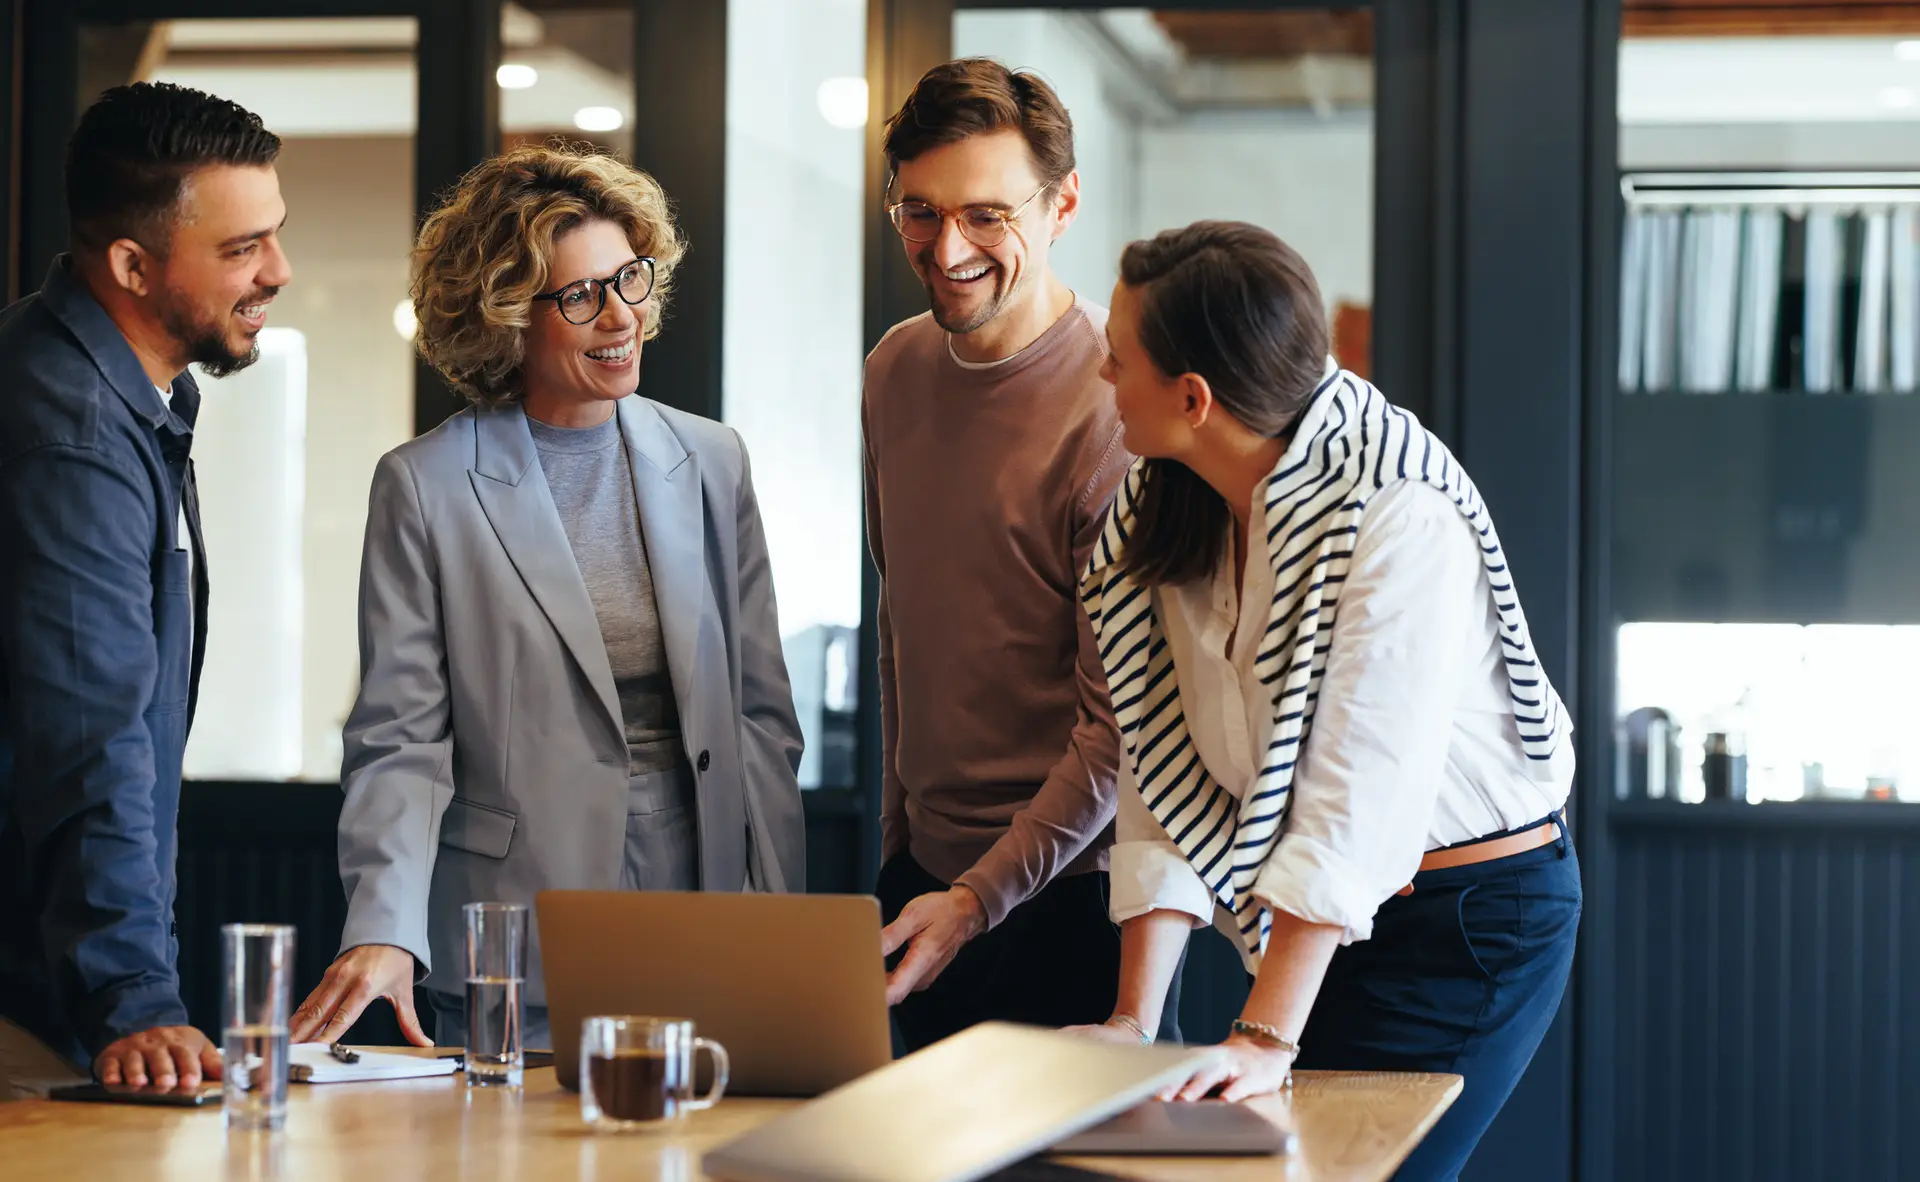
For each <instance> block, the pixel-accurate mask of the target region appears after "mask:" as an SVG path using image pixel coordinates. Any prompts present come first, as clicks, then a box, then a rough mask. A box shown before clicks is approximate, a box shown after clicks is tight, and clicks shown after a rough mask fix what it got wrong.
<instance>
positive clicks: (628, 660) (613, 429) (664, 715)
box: [527, 418, 685, 776]
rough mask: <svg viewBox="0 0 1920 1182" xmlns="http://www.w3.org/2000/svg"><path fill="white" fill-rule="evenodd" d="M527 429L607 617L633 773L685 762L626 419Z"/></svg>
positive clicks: (603, 633)
mask: <svg viewBox="0 0 1920 1182" xmlns="http://www.w3.org/2000/svg"><path fill="white" fill-rule="evenodd" d="M527 428H528V430H530V431H532V432H533V446H534V448H535V450H536V451H538V452H539V454H540V467H541V469H542V470H543V471H545V472H546V475H547V487H548V488H550V489H552V490H553V503H554V506H555V507H556V508H558V509H559V510H560V524H561V525H562V526H563V527H564V528H565V529H566V531H567V544H568V545H569V546H571V547H572V549H573V560H574V562H575V564H577V565H578V566H579V568H580V576H581V578H583V579H585V580H586V584H587V598H589V599H591V600H592V601H593V614H594V615H595V616H596V617H598V619H599V621H600V637H601V639H602V640H603V641H605V642H606V646H607V663H608V664H609V665H611V666H612V667H613V684H614V688H615V690H616V691H617V692H618V694H619V697H620V714H621V716H622V719H623V721H624V722H625V725H626V731H627V761H628V765H629V774H630V775H636V776H637V775H640V774H642V773H645V772H657V771H663V770H665V769H667V768H671V767H674V766H677V765H678V764H680V763H681V762H682V761H683V760H684V759H685V754H684V752H683V749H682V747H681V743H680V711H679V708H678V706H677V704H676V703H675V702H674V699H673V681H672V678H671V677H670V676H669V675H668V672H667V650H666V643H665V641H664V640H663V639H662V637H661V634H660V614H659V612H658V610H656V608H655V607H654V598H653V572H652V571H651V570H650V569H649V568H648V566H647V546H646V541H645V539H644V538H643V537H642V536H641V533H640V510H639V507H638V506H637V504H636V503H635V501H634V488H633V470H632V469H631V468H630V467H628V466H627V455H626V449H625V448H623V447H622V446H621V443H620V424H619V422H618V420H617V419H616V418H609V419H608V420H607V421H606V422H604V423H602V424H600V425H599V426H597V427H586V428H582V429H572V428H567V427H555V426H551V425H550V424H547V423H542V422H540V421H539V420H537V419H534V418H528V419H527Z"/></svg>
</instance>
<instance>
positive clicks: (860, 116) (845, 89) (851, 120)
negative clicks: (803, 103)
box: [814, 77, 867, 130]
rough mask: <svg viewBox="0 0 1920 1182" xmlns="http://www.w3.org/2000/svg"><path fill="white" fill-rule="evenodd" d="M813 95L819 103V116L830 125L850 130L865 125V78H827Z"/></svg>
mask: <svg viewBox="0 0 1920 1182" xmlns="http://www.w3.org/2000/svg"><path fill="white" fill-rule="evenodd" d="M814 97H815V100H816V101H817V102H818V103H819V104H820V117H821V118H822V119H825V120H826V121H827V122H828V123H829V124H831V125H832V126H834V127H839V128H845V129H847V130H852V129H853V128H856V127H865V126H866V125H867V80H866V79H865V78H854V77H842V78H829V79H827V80H826V81H825V82H822V83H821V84H820V90H819V91H818V93H817V94H816V95H815V96H814Z"/></svg>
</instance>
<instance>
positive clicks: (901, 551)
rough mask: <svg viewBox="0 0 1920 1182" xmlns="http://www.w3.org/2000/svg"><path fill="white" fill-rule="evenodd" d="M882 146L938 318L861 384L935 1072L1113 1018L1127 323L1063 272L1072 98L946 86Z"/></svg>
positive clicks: (899, 895) (909, 976)
mask: <svg viewBox="0 0 1920 1182" xmlns="http://www.w3.org/2000/svg"><path fill="white" fill-rule="evenodd" d="M885 147H886V152H887V160H888V165H889V167H890V169H891V171H892V173H893V177H892V184H891V185H890V187H889V194H888V200H889V202H890V204H889V206H888V212H889V216H890V217H891V219H892V221H893V224H894V227H895V228H896V229H897V230H898V231H899V233H900V237H901V240H902V245H903V246H904V247H905V248H906V252H907V258H908V260H909V261H910V262H911V263H912V264H913V267H914V270H915V271H916V273H917V274H918V275H919V277H920V279H921V281H922V282H923V283H925V284H926V287H927V294H928V296H929V298H930V300H931V303H932V310H931V311H930V312H929V313H927V314H925V315H921V316H917V317H915V318H914V319H912V320H909V321H907V322H905V323H903V324H900V325H897V326H896V327H895V328H894V329H893V330H892V331H891V332H889V333H888V334H887V335H886V337H885V338H884V339H883V340H882V341H881V342H880V344H879V345H878V346H877V347H876V348H875V349H874V351H873V353H872V355H871V356H869V357H868V358H867V368H866V379H865V392H864V402H863V418H864V428H865V436H866V478H867V533H868V541H869V544H870V545H871V547H872V549H873V557H874V562H875V565H876V566H877V567H878V568H879V571H880V576H881V591H880V606H879V619H878V625H879V630H880V634H879V640H880V694H881V718H882V733H883V736H884V743H883V749H884V773H883V777H884V778H883V795H884V799H883V805H882V812H881V856H882V860H883V866H882V869H881V871H880V880H879V883H878V885H877V888H876V893H877V894H878V895H879V896H880V900H881V905H882V907H883V909H884V912H885V915H886V918H887V921H888V926H887V928H886V931H885V933H884V935H883V938H882V942H883V945H884V951H885V953H886V954H887V955H888V956H889V957H892V958H894V959H892V960H890V961H889V969H890V972H889V975H888V983H887V1000H888V1002H889V1004H891V1005H893V1006H894V1007H895V1009H894V1015H895V1018H896V1019H897V1021H898V1024H899V1028H900V1032H901V1034H902V1036H903V1038H904V1040H905V1042H906V1044H907V1048H908V1049H909V1050H914V1049H917V1048H919V1047H922V1046H925V1045H927V1044H929V1043H932V1042H935V1041H938V1040H939V1039H941V1038H944V1037H946V1036H947V1035H949V1034H952V1033H955V1032H957V1031H959V1030H962V1029H964V1028H966V1027H967V1026H970V1025H972V1024H974V1023H975V1022H979V1021H983V1020H987V1019H1005V1020H1012V1021H1021V1022H1029V1023H1034V1024H1039V1025H1051V1026H1063V1025H1069V1024H1074V1023H1082V1022H1103V1021H1105V1020H1106V1018H1107V1016H1108V1015H1109V1014H1110V1013H1111V1012H1112V1007H1113V1000H1114V988H1115V986H1114V982H1115V981H1116V980H1117V976H1116V973H1117V968H1118V963H1119V951H1120V945H1119V937H1118V934H1117V933H1116V931H1115V929H1114V928H1113V926H1112V924H1111V923H1110V922H1109V921H1108V918H1107V914H1106V909H1105V902H1104V900H1105V895H1106V873H1105V871H1106V865H1107V850H1108V847H1109V846H1111V844H1112V842H1113V830H1112V821H1113V815H1114V802H1115V791H1116V789H1115V775H1116V766H1117V761H1118V747H1119V735H1118V732H1117V730H1116V728H1115V725H1114V720H1113V711H1112V707H1111V705H1110V704H1109V702H1108V700H1107V687H1106V680H1105V677H1104V675H1103V674H1102V672H1101V665H1100V659H1099V653H1098V650H1097V649H1096V647H1095V643H1094V637H1093V632H1092V629H1091V627H1090V626H1089V624H1088V623H1087V621H1086V618H1085V616H1084V614H1083V613H1082V611H1081V610H1080V605H1079V599H1078V593H1077V587H1078V580H1079V574H1080V571H1081V569H1082V568H1083V567H1084V566H1085V564H1086V561H1087V558H1088V555H1089V553H1090V551H1091V549H1092V546H1093V544H1094V541H1095V539H1096V538H1097V537H1098V536H1099V531H1100V528H1101V524H1102V522H1103V521H1104V518H1105V514H1106V509H1107V505H1108V503H1109V501H1110V500H1111V498H1112V496H1113V493H1114V490H1115V488H1116V487H1117V486H1118V484H1119V482H1120V480H1121V478H1122V476H1123V475H1124V474H1125V472H1126V468H1127V465H1128V463H1129V462H1130V460H1131V457H1130V456H1129V455H1128V454H1127V453H1126V451H1125V449H1124V448H1123V447H1122V446H1121V443H1120V422H1119V418H1118V416H1117V415H1116V413H1115V410H1114V404H1113V391H1112V387H1111V386H1109V385H1108V384H1107V383H1106V382H1105V381H1103V380H1102V379H1101V378H1100V374H1099V370H1100V366H1101V362H1102V361H1103V360H1104V359H1105V356H1106V345H1105V337H1104V333H1103V329H1104V326H1105V322H1106V312H1105V310H1104V309H1102V308H1100V307H1098V306H1095V305H1091V304H1088V303H1086V302H1084V301H1081V300H1079V299H1076V298H1075V296H1074V293H1073V292H1072V291H1070V290H1068V288H1067V287H1066V285H1065V284H1064V283H1062V282H1061V281H1060V279H1059V278H1058V277H1056V276H1055V275H1054V274H1053V273H1052V271H1051V270H1049V268H1048V265H1047V255H1048V248H1049V247H1050V245H1051V244H1052V241H1053V240H1054V239H1055V238H1057V237H1059V236H1060V234H1061V233H1062V232H1064V231H1065V230H1066V228H1067V226H1068V225H1070V224H1071V223H1072V221H1073V219H1074V216H1075V214H1076V212H1077V211H1078V209H1079V202H1080V197H1079V178H1078V176H1077V175H1076V174H1075V172H1074V161H1073V127H1072V123H1071V121H1070V120H1069V119H1068V116H1067V112H1066V109H1065V108H1064V107H1063V106H1062V105H1061V103H1060V100H1059V98H1058V97H1057V96H1056V95H1055V94H1054V93H1053V91H1052V90H1051V89H1050V88H1049V87H1048V86H1047V85H1046V83H1044V82H1042V81H1041V80H1040V79H1038V78H1037V77H1034V76H1032V75H1029V74H1016V73H1013V72H1010V71H1009V70H1007V69H1006V67H1004V66H1002V65H1000V64H999V63H997V62H992V61H988V60H985V59H969V60H965V61H957V62H949V63H947V64H946V65H943V66H939V67H937V68H935V69H933V70H932V71H929V72H928V74H927V75H926V76H925V77H924V78H922V79H921V80H920V82H919V84H918V85H917V86H916V87H915V88H914V91H913V93H912V94H911V95H910V96H908V98H907V100H906V102H905V104H904V105H903V106H902V107H901V109H900V111H899V113H897V114H896V115H894V116H893V118H892V119H891V120H889V121H888V124H887V132H886V143H885ZM896 954H897V955H896Z"/></svg>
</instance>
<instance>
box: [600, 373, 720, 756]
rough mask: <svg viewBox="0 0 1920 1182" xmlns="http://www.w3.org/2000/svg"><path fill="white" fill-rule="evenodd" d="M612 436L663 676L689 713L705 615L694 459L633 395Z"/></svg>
mask: <svg viewBox="0 0 1920 1182" xmlns="http://www.w3.org/2000/svg"><path fill="white" fill-rule="evenodd" d="M618 405H619V415H620V434H621V437H622V438H623V439H624V440H625V442H626V445H627V462H628V463H629V464H630V465H631V466H632V468H633V492H634V497H635V499H636V500H637V501H638V503H639V509H640V534H641V537H642V539H643V540H644V541H645V542H646V545H647V569H648V570H649V572H651V574H652V575H653V600H654V610H655V611H656V612H658V613H659V616H660V635H661V637H662V639H663V640H664V641H665V643H666V647H667V672H668V674H669V675H670V676H671V677H672V679H673V696H674V699H675V700H676V701H678V702H679V703H680V709H681V712H682V715H683V718H682V722H683V723H684V722H685V721H687V718H686V715H687V713H688V712H689V711H691V710H692V708H693V704H694V703H695V702H696V700H697V698H696V695H695V693H694V688H695V672H696V671H697V670H698V669H699V667H700V666H699V663H698V662H699V648H700V624H701V621H702V620H703V619H705V617H706V614H707V613H706V612H705V611H704V610H703V608H704V603H703V601H704V599H705V592H706V552H705V544H704V540H703V539H704V537H705V533H706V511H705V504H704V500H703V498H702V495H701V487H700V458H699V457H698V456H696V455H694V454H693V453H692V452H689V451H688V450H687V449H686V448H685V447H683V446H682V445H681V443H680V440H679V438H678V437H677V436H675V435H674V433H673V432H672V431H671V430H669V429H668V428H667V424H666V421H665V420H664V419H662V418H661V417H660V414H659V412H658V411H656V410H654V409H653V406H652V405H651V404H650V403H648V402H647V401H646V400H645V399H643V398H640V397H639V396H637V395H635V396H630V397H627V398H623V399H621V400H620V402H619V404H618Z"/></svg>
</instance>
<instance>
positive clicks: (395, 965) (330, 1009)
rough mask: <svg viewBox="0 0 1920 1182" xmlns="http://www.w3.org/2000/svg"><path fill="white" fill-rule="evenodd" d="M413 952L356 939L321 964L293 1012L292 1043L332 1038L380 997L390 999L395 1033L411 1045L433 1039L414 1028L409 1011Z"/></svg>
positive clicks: (427, 1043)
mask: <svg viewBox="0 0 1920 1182" xmlns="http://www.w3.org/2000/svg"><path fill="white" fill-rule="evenodd" d="M413 969H414V964H413V953H411V952H408V951H407V950H406V949H404V948H396V947H394V946H393V945H391V944H362V945H360V946H359V947H358V948H349V949H348V950H347V951H345V952H343V953H341V954H340V957H339V959H338V960H335V961H334V962H333V963H332V964H331V965H329V966H328V967H327V975H326V976H324V977H322V978H321V979H320V984H319V985H317V986H315V987H314V990H313V992H312V993H310V994H308V995H307V1000H305V1001H303V1002H301V1003H300V1008H299V1009H297V1010H295V1011H294V1012H293V1027H292V1030H291V1034H292V1038H293V1041H294V1042H297V1043H298V1042H338V1041H339V1040H340V1039H341V1038H343V1037H345V1035H346V1033H347V1031H348V1029H350V1028H351V1027H352V1026H353V1024H354V1023H355V1022H357V1021H359V1020H360V1015H361V1014H362V1013H364V1012H365V1011H366V1008H367V1007H368V1006H369V1005H371V1004H373V1000H374V999H375V998H379V997H384V998H386V999H387V1000H388V1001H390V1002H392V1003H393V1012H394V1016H395V1017H397V1018H399V1019H400V1032H401V1033H402V1034H404V1035H406V1036H407V1041H408V1042H410V1043H412V1044H413V1045H414V1046H416V1047H430V1046H432V1045H433V1040H432V1039H430V1038H428V1037H427V1036H426V1033H425V1032H424V1031H422V1030H421V1029H420V1019H419V1017H418V1016H416V1015H415V1014H414V1012H413Z"/></svg>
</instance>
